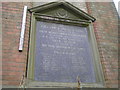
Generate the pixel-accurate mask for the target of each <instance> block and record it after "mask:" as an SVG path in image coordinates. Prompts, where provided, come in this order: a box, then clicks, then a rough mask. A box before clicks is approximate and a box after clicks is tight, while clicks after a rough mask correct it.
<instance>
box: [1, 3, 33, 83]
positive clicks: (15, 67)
mask: <svg viewBox="0 0 120 90" xmlns="http://www.w3.org/2000/svg"><path fill="white" fill-rule="evenodd" d="M24 5H27V6H28V8H30V7H31V6H32V3H25V2H24V3H22V2H16V3H15V2H14V3H12V2H2V75H3V76H2V80H3V82H2V84H3V85H19V83H20V80H21V78H22V75H23V73H24V72H25V69H26V61H27V51H28V37H29V30H30V13H29V12H28V13H27V24H26V32H25V41H24V50H23V52H19V51H18V46H19V38H20V31H21V22H22V14H23V8H24Z"/></svg>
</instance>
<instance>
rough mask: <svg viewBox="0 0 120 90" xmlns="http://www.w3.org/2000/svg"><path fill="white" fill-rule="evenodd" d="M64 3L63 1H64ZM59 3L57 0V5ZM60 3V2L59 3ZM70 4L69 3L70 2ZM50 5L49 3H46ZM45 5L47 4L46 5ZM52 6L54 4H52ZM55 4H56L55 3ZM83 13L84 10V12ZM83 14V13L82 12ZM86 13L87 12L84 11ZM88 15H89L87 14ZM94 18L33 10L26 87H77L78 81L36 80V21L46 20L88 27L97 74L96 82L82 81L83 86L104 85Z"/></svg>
mask: <svg viewBox="0 0 120 90" xmlns="http://www.w3.org/2000/svg"><path fill="white" fill-rule="evenodd" d="M62 3H63V2H62ZM57 4H58V3H57V2H56V5H57ZM59 4H60V3H59ZM68 4H69V3H68ZM46 5H49V4H46ZM44 6H45V5H44ZM51 6H52V5H51ZM53 6H54V5H53ZM82 13H83V12H82ZM80 14H81V13H80ZM84 14H86V13H84ZM86 16H87V15H86ZM93 20H95V19H94V18H93V19H89V20H81V19H80V20H76V19H74V18H73V19H71V18H70V19H66V18H61V17H54V16H50V15H47V14H46V15H43V14H41V13H35V12H34V10H33V11H32V20H31V21H32V23H31V31H30V45H29V55H28V68H27V85H26V87H32V88H33V87H34V88H42V87H52V88H53V87H60V88H61V87H62V88H64V87H74V88H75V87H77V82H76V83H58V82H55V83H53V82H37V81H34V58H35V56H34V55H33V54H34V53H35V50H34V49H35V41H36V40H35V33H36V21H45V22H54V23H62V24H69V25H79V26H83V27H87V28H88V33H89V36H88V37H89V41H90V44H91V46H92V51H93V55H94V68H95V74H96V81H97V82H96V83H82V84H81V86H82V87H104V86H105V85H104V74H103V71H102V65H101V62H100V57H99V51H98V48H97V43H96V38H95V34H94V31H93V30H94V29H93V25H92V22H93Z"/></svg>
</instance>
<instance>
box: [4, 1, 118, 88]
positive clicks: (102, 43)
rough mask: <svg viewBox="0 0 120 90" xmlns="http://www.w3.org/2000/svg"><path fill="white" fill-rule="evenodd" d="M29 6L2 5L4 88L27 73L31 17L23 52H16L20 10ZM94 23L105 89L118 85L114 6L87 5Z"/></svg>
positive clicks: (27, 25)
mask: <svg viewBox="0 0 120 90" xmlns="http://www.w3.org/2000/svg"><path fill="white" fill-rule="evenodd" d="M24 5H27V6H28V7H29V8H30V7H32V3H25V2H24V3H22V2H21V3H20V2H17V3H12V2H11V3H10V2H4V3H2V69H3V70H2V75H3V78H2V80H3V85H17V86H18V85H19V83H20V80H21V78H22V75H23V73H24V72H25V69H26V62H27V52H28V39H29V30H30V13H29V12H28V13H27V24H26V32H25V41H24V50H23V52H19V51H18V46H19V38H20V31H21V21H22V14H23V7H24ZM86 5H87V7H88V12H89V14H91V15H92V16H94V17H95V18H96V19H97V20H96V21H95V22H94V32H95V35H96V39H97V44H98V49H99V52H100V58H101V63H102V66H103V71H104V76H105V83H106V87H117V85H118V50H117V46H118V41H117V39H118V37H117V34H118V26H117V23H118V21H117V20H118V16H117V14H116V13H117V12H116V10H115V7H114V4H113V3H109V2H108V3H97V2H96V3H95V2H94V3H92V2H91V3H86Z"/></svg>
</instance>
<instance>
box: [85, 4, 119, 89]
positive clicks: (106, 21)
mask: <svg viewBox="0 0 120 90" xmlns="http://www.w3.org/2000/svg"><path fill="white" fill-rule="evenodd" d="M86 5H87V8H88V13H89V14H91V15H92V16H94V17H95V18H96V21H95V22H94V32H95V35H96V39H97V44H98V49H99V53H100V59H101V63H102V67H103V71H104V76H105V83H106V87H109V88H116V87H118V15H117V11H116V9H115V6H114V3H112V2H90V3H89V2H86Z"/></svg>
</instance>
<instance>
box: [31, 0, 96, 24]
mask: <svg viewBox="0 0 120 90" xmlns="http://www.w3.org/2000/svg"><path fill="white" fill-rule="evenodd" d="M29 10H30V11H31V12H34V13H36V14H44V15H49V16H54V17H60V18H66V19H75V20H76V19H79V20H87V21H90V20H91V21H93V22H94V21H95V18H94V17H92V16H90V15H89V14H87V13H85V12H84V11H82V10H80V9H79V8H77V7H75V6H74V5H72V4H71V3H69V2H65V1H64V2H51V3H48V4H44V5H41V6H37V7H34V8H31V9H29Z"/></svg>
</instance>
